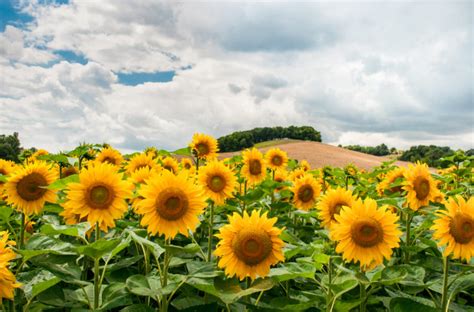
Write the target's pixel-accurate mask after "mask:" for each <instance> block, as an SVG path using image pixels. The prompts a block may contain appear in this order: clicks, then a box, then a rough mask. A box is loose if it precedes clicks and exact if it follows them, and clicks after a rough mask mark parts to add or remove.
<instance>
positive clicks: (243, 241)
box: [214, 210, 285, 280]
mask: <svg viewBox="0 0 474 312" xmlns="http://www.w3.org/2000/svg"><path fill="white" fill-rule="evenodd" d="M276 221H277V218H268V217H267V213H266V212H265V213H264V214H262V215H260V212H259V211H257V210H254V211H253V212H252V215H251V216H249V215H248V213H247V212H246V211H244V215H243V217H242V216H240V215H239V214H237V213H235V212H234V214H233V215H232V216H229V224H227V225H224V226H223V227H221V228H220V229H219V234H217V235H216V236H217V237H218V238H219V239H220V241H219V243H218V244H217V248H216V250H215V251H214V254H215V255H216V256H218V257H220V259H219V262H218V266H219V268H222V269H224V270H225V274H226V275H227V276H229V277H233V276H235V275H236V276H237V277H238V278H239V279H240V280H243V279H244V278H245V277H247V276H248V277H250V278H251V279H252V280H254V279H255V278H256V277H257V275H258V276H260V277H265V276H267V275H268V273H269V272H270V266H271V265H275V264H277V263H278V262H280V261H285V257H284V255H283V251H282V248H283V245H284V243H283V241H282V240H281V239H280V238H279V235H280V234H281V232H282V231H283V230H282V229H279V228H277V227H274V224H275V223H276Z"/></svg>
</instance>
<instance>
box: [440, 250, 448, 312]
mask: <svg viewBox="0 0 474 312" xmlns="http://www.w3.org/2000/svg"><path fill="white" fill-rule="evenodd" d="M448 273H449V258H448V257H447V256H446V257H443V294H442V296H441V311H442V312H447V311H448V308H449V304H448V276H449V275H448Z"/></svg>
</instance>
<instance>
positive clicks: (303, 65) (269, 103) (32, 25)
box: [0, 0, 474, 151]
mask: <svg viewBox="0 0 474 312" xmlns="http://www.w3.org/2000/svg"><path fill="white" fill-rule="evenodd" d="M472 6H473V3H472V2H470V1H456V2H419V1H416V2H410V1H404V2H388V3H387V2H370V3H369V2H354V3H342V2H336V3H329V2H323V3H308V2H306V3H290V2H287V3H285V2H275V3H272V2H266V3H251V2H225V3H220V4H219V5H216V4H215V3H202V2H199V3H186V4H179V5H178V4H175V3H173V2H169V1H155V0H147V1H144V2H139V3H137V2H133V3H132V2H129V1H114V0H101V1H75V0H71V1H41V0H40V1H37V0H31V1H30V0H22V1H21V2H17V1H9V0H3V1H1V0H0V71H1V72H2V78H0V79H2V81H1V82H2V89H1V90H0V109H1V111H2V113H3V114H2V115H1V116H0V133H11V132H14V131H17V132H19V133H20V138H21V140H22V143H23V145H24V146H27V147H28V146H36V147H43V148H46V149H50V150H60V149H68V148H72V147H73V146H75V145H76V144H77V143H78V142H83V141H89V142H109V143H111V144H112V145H114V146H116V147H117V148H120V149H122V150H126V151H132V150H139V149H142V148H144V147H146V146H151V145H154V146H158V147H160V148H168V149H174V148H178V147H181V146H184V145H186V144H187V142H188V141H189V140H190V138H191V137H192V134H193V133H194V132H205V133H209V134H211V135H214V136H216V137H219V136H221V135H225V134H228V133H230V132H233V131H236V130H245V129H250V128H253V127H258V126H277V125H279V126H288V125H311V126H314V127H315V128H316V129H318V130H320V131H321V132H322V135H323V141H324V142H326V143H331V144H343V145H348V144H361V145H378V144H381V143H385V144H387V145H389V146H395V147H398V148H407V147H409V146H412V145H418V144H435V145H449V146H452V147H454V148H464V149H467V148H472V147H473V142H474V134H473V125H474V110H473V105H472V103H473V87H472V42H473V32H472V29H473V27H472V26H473V25H472V20H473V19H472V12H473V10H472V9H473V8H472Z"/></svg>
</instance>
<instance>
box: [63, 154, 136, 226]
mask: <svg viewBox="0 0 474 312" xmlns="http://www.w3.org/2000/svg"><path fill="white" fill-rule="evenodd" d="M67 187H68V190H67V195H66V202H65V203H63V204H62V206H63V207H64V212H63V213H61V215H63V216H64V217H68V216H73V215H78V218H79V219H80V220H85V219H86V217H87V221H88V222H89V223H90V225H91V226H92V227H93V226H95V224H96V223H99V225H101V226H102V228H105V229H106V230H107V229H108V228H109V227H114V226H115V220H116V219H118V218H120V217H121V216H122V215H123V213H124V212H125V211H126V210H127V203H126V202H125V198H127V197H130V194H131V190H132V184H131V183H130V182H128V181H127V180H123V179H122V174H120V173H118V172H117V168H116V167H115V166H114V165H112V164H108V163H100V164H96V165H94V166H92V167H89V168H87V169H84V170H82V171H81V173H80V174H79V183H69V184H68V185H67Z"/></svg>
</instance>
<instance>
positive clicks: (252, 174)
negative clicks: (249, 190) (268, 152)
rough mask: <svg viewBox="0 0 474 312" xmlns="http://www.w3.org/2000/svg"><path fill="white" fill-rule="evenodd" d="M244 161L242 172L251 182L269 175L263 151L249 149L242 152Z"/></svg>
mask: <svg viewBox="0 0 474 312" xmlns="http://www.w3.org/2000/svg"><path fill="white" fill-rule="evenodd" d="M242 156H243V163H244V165H243V166H242V174H243V175H244V177H245V178H246V179H247V181H248V182H249V183H251V184H255V183H258V182H260V181H262V180H264V179H265V177H266V175H267V165H266V163H265V160H264V159H263V155H262V153H261V152H260V151H259V150H258V149H256V148H252V149H251V150H249V149H247V150H245V151H244V152H243V153H242Z"/></svg>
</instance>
